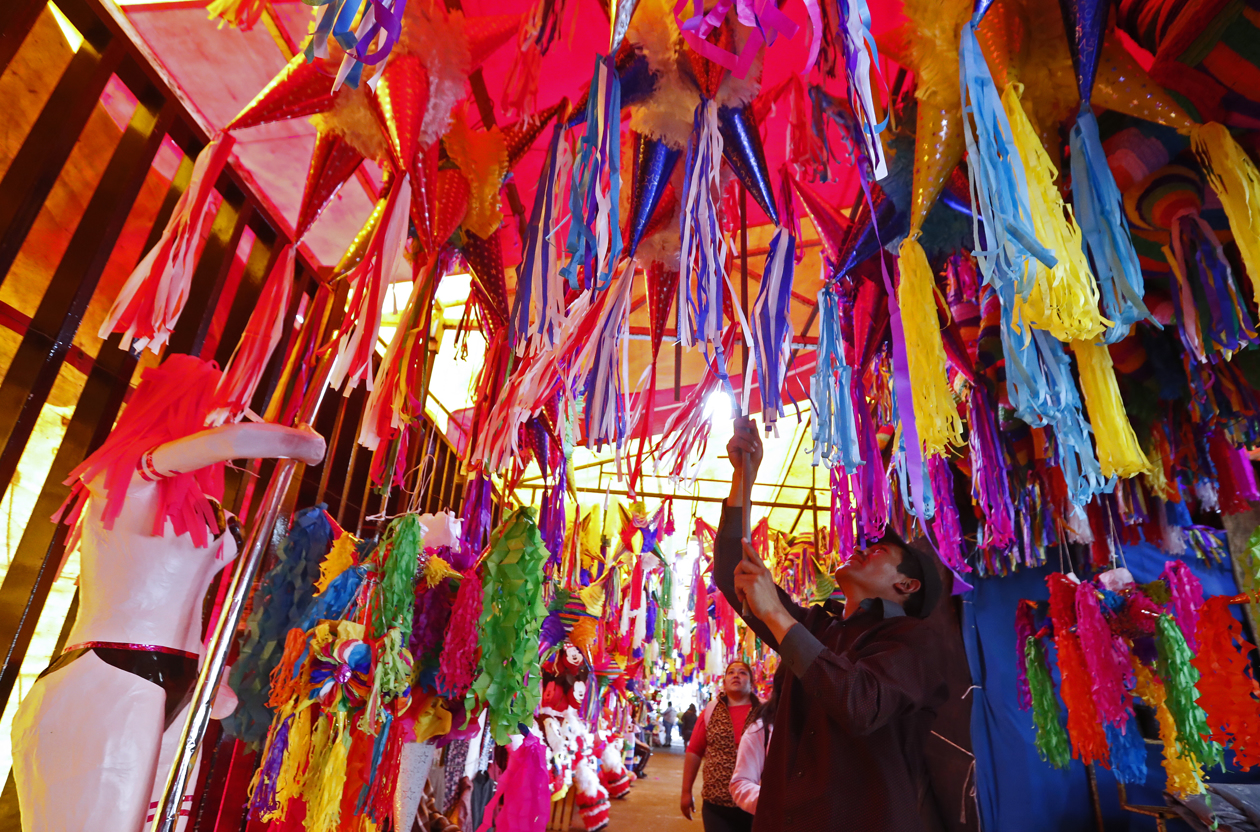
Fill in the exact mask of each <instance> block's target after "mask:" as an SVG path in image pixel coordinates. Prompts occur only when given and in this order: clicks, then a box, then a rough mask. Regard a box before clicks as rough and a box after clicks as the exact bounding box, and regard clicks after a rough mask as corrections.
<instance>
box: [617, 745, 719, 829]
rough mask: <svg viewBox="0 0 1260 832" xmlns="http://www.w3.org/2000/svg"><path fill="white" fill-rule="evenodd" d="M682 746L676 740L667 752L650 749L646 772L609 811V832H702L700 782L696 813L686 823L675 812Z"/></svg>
mask: <svg viewBox="0 0 1260 832" xmlns="http://www.w3.org/2000/svg"><path fill="white" fill-rule="evenodd" d="M682 771H683V746H682V743H681V741H680V740H679V739H678V738H677V737H675V738H674V745H673V746H672V747H670V748H656V749H653V753H652V759H651V760H649V761H648V766H647V772H646V773H645V776H644V778H643V779H642V780H638V781H636V782H635V784H634V787H633V788H631V789H630V794H629V795H627V796H626V797H625V798H624V799H623V800H614V801H612V803H611V806H610V808H609V812H608V816H609V823H608V830H609V832H704V826H703V825H702V824H701V822H700V787H701V778H699V777H697V778H696V787H695V792H694V796H695V799H696V812H695V814H693V815H692V820H691V821H690V822H688V821H687V819H686V818H684V817H683V816H682V812H681V811H679V809H678V800H679V797H680V796H681V794H682Z"/></svg>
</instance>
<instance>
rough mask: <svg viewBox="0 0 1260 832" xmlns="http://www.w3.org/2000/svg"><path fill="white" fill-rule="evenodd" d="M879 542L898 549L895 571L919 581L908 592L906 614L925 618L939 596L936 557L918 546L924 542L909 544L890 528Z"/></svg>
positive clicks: (939, 588)
mask: <svg viewBox="0 0 1260 832" xmlns="http://www.w3.org/2000/svg"><path fill="white" fill-rule="evenodd" d="M879 542H880V543H882V544H884V545H886V546H892V547H893V548H895V549H899V550H900V551H901V563H899V564H898V565H897V571H898V572H900V573H901V574H902V575H905V576H906V577H907V578H913V579H914V580H916V581H918V582H919V588H918V589H917V590H915V591H914V592H912V593H910V597H909V598H907V599H906V603H905V604H904V605H903V606H904V608H905V611H906V615H910V616H913V617H915V618H927V617H928V616H929V615H931V614H932V610H934V609H936V604H937V602H938V601H939V600H940V597H941V576H940V573H938V572H937V571H936V557H935V556H934V555H932V554H930V553H928V552H925V551H923V550H922V549H921V548H920V546H922V545H924V544H922V543H920V544H919V545H917V546H911V545H910V544H909V543H906V541H905V540H903V539H902V537H901V535H899V534H897V533H896V532H895V531H893V530H892V529H885V531H884V536H883V537H881V538H880V539H879Z"/></svg>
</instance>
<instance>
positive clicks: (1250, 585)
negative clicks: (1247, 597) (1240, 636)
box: [1234, 526, 1260, 618]
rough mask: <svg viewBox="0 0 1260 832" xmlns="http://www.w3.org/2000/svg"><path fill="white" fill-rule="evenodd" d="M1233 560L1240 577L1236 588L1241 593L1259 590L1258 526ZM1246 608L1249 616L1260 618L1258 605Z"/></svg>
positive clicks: (1259, 534) (1259, 540) (1259, 536)
mask: <svg viewBox="0 0 1260 832" xmlns="http://www.w3.org/2000/svg"><path fill="white" fill-rule="evenodd" d="M1234 560H1235V563H1236V564H1237V565H1238V571H1237V573H1236V574H1240V575H1241V576H1242V580H1241V581H1239V586H1238V588H1239V589H1241V590H1242V591H1243V592H1256V591H1257V590H1260V526H1256V530H1255V531H1253V532H1252V533H1251V538H1250V539H1249V540H1248V541H1247V547H1246V548H1245V549H1243V551H1242V552H1240V553H1239V554H1238V555H1235V557H1234ZM1248 606H1250V607H1251V614H1252V615H1253V616H1255V617H1257V618H1260V604H1249V605H1248Z"/></svg>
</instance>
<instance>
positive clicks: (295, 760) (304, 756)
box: [276, 705, 314, 815]
mask: <svg viewBox="0 0 1260 832" xmlns="http://www.w3.org/2000/svg"><path fill="white" fill-rule="evenodd" d="M313 711H314V708H313V707H311V706H309V705H306V706H304V707H302V708H301V709H299V710H298V712H297V713H296V714H294V715H293V723H292V724H291V725H290V726H289V747H288V748H287V749H286V750H285V752H284V762H283V763H282V765H281V767H280V773H279V775H277V777H276V803H278V804H279V805H280V814H281V815H283V814H284V807H285V804H286V803H288V802H289V801H290V800H292V799H294V798H296V797H301V796H302V787H303V786H304V785H306V774H307V772H308V771H310V762H311V716H312V713H313Z"/></svg>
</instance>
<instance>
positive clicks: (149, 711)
mask: <svg viewBox="0 0 1260 832" xmlns="http://www.w3.org/2000/svg"><path fill="white" fill-rule="evenodd" d="M323 455H324V440H323V439H322V438H321V437H320V436H319V435H318V434H315V433H313V432H311V431H306V430H297V429H293V428H286V427H280V426H278V425H268V424H237V425H227V426H224V427H219V428H213V429H210V430H205V431H201V432H199V433H195V434H193V435H191V436H188V437H185V438H183V439H177V440H174V441H172V442H168V443H166V444H164V445H160V446H158V447H157V448H155V449H154V450H153V451H152V452H151V453H149V454H147V455H146V457H147V459H146V467H148V468H149V469H151V470H150V471H148V474H149V477H148V478H147V479H146V477H145V476H142V473H141V472H140V471H137V472H136V473H135V474H134V476H132V478H131V481H130V484H129V485H128V487H127V491H126V500H125V502H124V503H123V507H122V510H121V512H120V513H119V514H118V516H117V517H116V518H115V519H114V520H113V528H112V529H107V528H106V527H105V523H104V522H103V520H102V512H103V510H104V504H105V495H104V494H103V492H102V491H101V490H100V483H99V482H98V481H90V482H88V483H87V488H88V491H89V492H90V498H89V500H88V502H87V504H86V506H85V507H84V509H83V514H82V518H81V524H82V525H81V535H82V537H81V542H80V553H81V558H82V573H81V577H80V602H79V613H78V618H77V620H76V621H75V624H74V627H73V629H72V630H71V633H70V637H69V639H68V642H67V645H68V647H69V648H74V647H75V646H76V645H87V647H86V648H83V647H80V648H79V649H80V651H81V652H79V653H78V654H77V655H74V656H69V655H67V656H66V657H65V658H64V659H63V660H61V661H60V662H54V665H53V666H52V667H50V668H49V671H47V672H46V673H45V674H44V675H43V676H41V678H40V679H39V680H38V681H37V682H36V684H35V685H34V686H33V688H32V689H31V692H30V693H29V694H28V695H27V696H26V698H25V699H24V700H23V701H22V704H21V706H20V707H19V709H18V712H17V714H16V716H15V719H14V723H13V746H14V754H13V757H14V777H15V780H16V784H17V788H18V796H19V801H20V803H21V809H22V829H23V830H25V832H35V831H36V830H39V832H44V830H48V832H52V830H59V832H60V831H61V830H83V829H93V830H102V832H115V831H116V832H137V830H139V829H140V828H141V826H142V824H144V822H145V819H146V817H147V816H148V812H149V808H150V804H151V802H152V801H153V800H154V799H155V798H154V794H160V790H161V788H162V784H164V783H165V780H166V776H167V772H168V769H169V766H170V761H171V759H173V757H174V752H175V748H176V746H177V744H178V740H179V734H180V732H181V730H182V728H183V722H184V716H185V714H186V707H182V706H181V708H180V712H179V713H177V714H171V715H170V716H171V717H172V718H171V719H168V714H167V710H168V706H169V705H170V704H171V703H168V701H167V699H168V694H169V693H170V692H171V691H172V690H177V691H182V690H183V689H184V684H183V681H182V680H181V679H175V680H167V681H163V679H160V678H157V677H156V676H155V674H154V673H153V671H152V667H153V666H154V665H155V663H156V664H157V665H160V666H162V667H165V668H169V669H170V670H169V672H168V675H170V673H175V674H176V675H179V674H180V673H185V674H186V672H187V669H188V667H189V666H190V665H191V671H192V675H193V678H194V679H195V674H196V664H195V662H196V659H197V658H198V657H200V655H201V647H202V646H201V611H202V601H203V599H204V597H205V595H206V591H207V589H208V588H209V586H210V582H211V580H212V579H213V578H214V576H215V575H216V574H217V573H218V571H219V570H220V569H222V568H223V567H224V566H226V565H227V564H229V563H230V562H231V561H232V560H233V559H235V558H236V556H237V555H238V551H237V544H236V541H235V540H234V539H233V537H232V535H231V534H229V533H227V531H226V530H225V529H223V528H222V527H220V528H214V529H209V534H208V535H206V540H207V541H208V542H207V544H206V545H201V546H198V545H196V543H195V542H194V540H193V537H192V536H191V535H190V534H180V535H176V534H175V533H174V529H173V527H172V525H171V522H170V520H166V521H165V527H164V529H163V533H162V534H160V535H154V534H153V531H154V528H155V518H156V517H157V514H158V512H159V511H160V510H161V506H160V500H159V483H158V482H156V481H154V476H155V475H156V476H158V477H160V476H162V475H164V474H169V473H173V472H179V471H194V470H197V469H200V468H203V467H205V466H208V465H213V464H215V463H218V462H223V461H227V460H232V459H255V458H273V457H287V458H294V459H298V460H301V461H302V462H306V463H309V464H314V463H317V462H319V461H320V460H321V459H322V458H323ZM101 645H104V646H101ZM164 657H172V658H170V659H169V660H168V659H167V658H164ZM181 664H182V665H183V668H182V669H181ZM225 699H226V700H229V701H228V702H227V703H226V704H227V705H228V707H227V708H226V709H224V708H223V705H224V704H225V701H224V700H225ZM177 704H181V703H177ZM234 704H235V699H234V697H232V696H231V695H230V692H226V693H225V690H224V689H221V690H220V696H219V697H218V699H217V700H216V703H215V705H216V707H215V710H216V711H219V712H220V713H219V714H217V715H219V716H222V715H225V714H226V712H230V710H231V706H232V705H234Z"/></svg>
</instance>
